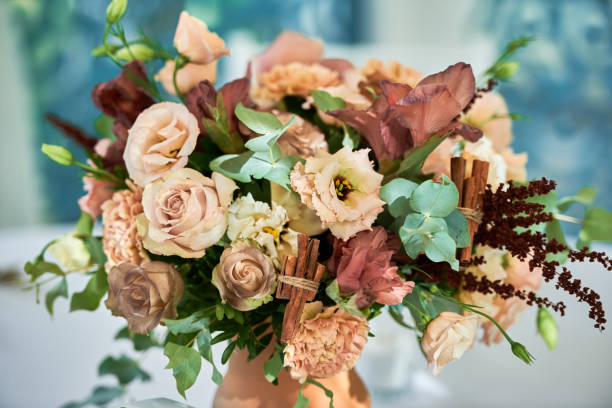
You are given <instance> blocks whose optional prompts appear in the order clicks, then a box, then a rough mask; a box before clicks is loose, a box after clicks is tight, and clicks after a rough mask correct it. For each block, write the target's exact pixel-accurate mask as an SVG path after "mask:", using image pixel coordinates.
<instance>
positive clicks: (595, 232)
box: [578, 207, 612, 245]
mask: <svg viewBox="0 0 612 408" xmlns="http://www.w3.org/2000/svg"><path fill="white" fill-rule="evenodd" d="M578 238H579V239H580V241H581V242H582V243H584V244H585V245H588V244H589V243H591V242H592V241H604V242H612V212H610V211H607V210H604V209H603V208H597V207H594V208H589V209H588V210H587V211H586V213H585V215H584V221H583V224H582V229H581V230H580V232H579V233H578Z"/></svg>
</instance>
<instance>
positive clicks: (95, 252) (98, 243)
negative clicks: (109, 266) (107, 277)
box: [85, 236, 106, 267]
mask: <svg viewBox="0 0 612 408" xmlns="http://www.w3.org/2000/svg"><path fill="white" fill-rule="evenodd" d="M85 246H86V247H87V250H88V251H89V253H90V255H91V258H92V259H93V261H94V263H95V264H96V265H98V266H100V267H103V266H104V264H105V263H106V255H105V254H104V250H103V249H102V237H93V236H88V237H86V238H85Z"/></svg>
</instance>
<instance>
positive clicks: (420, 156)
mask: <svg viewBox="0 0 612 408" xmlns="http://www.w3.org/2000/svg"><path fill="white" fill-rule="evenodd" d="M445 138H446V135H433V136H432V137H430V138H429V139H427V141H426V142H425V143H423V144H422V145H421V146H419V147H415V148H414V149H412V150H411V151H410V153H408V156H406V158H405V159H404V160H403V161H402V162H401V163H400V167H399V170H398V172H397V175H398V176H399V177H404V178H408V179H411V178H414V177H416V176H418V175H419V173H420V172H421V169H422V168H423V164H425V159H427V156H429V155H430V153H431V152H433V151H434V150H435V149H436V147H438V146H439V145H440V143H442V141H443V140H444V139H445Z"/></svg>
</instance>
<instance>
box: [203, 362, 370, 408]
mask: <svg viewBox="0 0 612 408" xmlns="http://www.w3.org/2000/svg"><path fill="white" fill-rule="evenodd" d="M269 357H270V351H268V350H266V351H264V352H263V353H261V354H260V355H259V356H258V357H257V358H256V359H255V360H253V361H250V362H247V360H246V358H247V352H246V351H242V350H241V351H239V352H236V353H234V354H233V355H232V357H230V360H229V369H228V371H227V374H225V377H224V378H223V384H222V385H221V386H220V387H219V388H218V389H217V393H216V394H215V400H214V402H213V408H237V407H240V408H291V407H293V404H295V402H296V400H297V394H298V388H299V387H300V384H299V383H298V382H297V381H295V380H293V379H291V377H290V376H289V373H288V372H287V371H286V370H284V369H283V370H281V373H280V375H279V377H278V385H277V386H275V385H273V384H271V383H269V382H268V381H267V380H266V378H265V377H264V371H263V364H264V363H265V362H266V360H267V359H268V358H269ZM317 381H319V382H320V383H321V384H323V385H324V386H325V387H326V388H328V389H330V390H332V391H333V392H334V407H335V408H370V407H371V403H370V395H369V394H368V390H367V389H366V387H365V385H364V383H363V381H361V378H360V377H359V375H358V374H357V373H356V372H355V370H351V371H348V372H344V373H340V374H338V375H336V376H335V377H332V378H324V379H318V380H317ZM303 393H304V395H305V396H306V398H308V402H309V403H308V407H309V408H310V407H312V408H319V407H325V408H327V407H329V398H327V397H326V396H325V394H324V392H323V390H321V389H320V388H319V387H316V386H314V385H311V384H307V385H306V386H305V387H304V389H303Z"/></svg>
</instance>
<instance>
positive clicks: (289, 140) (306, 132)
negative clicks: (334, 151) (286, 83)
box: [272, 111, 329, 158]
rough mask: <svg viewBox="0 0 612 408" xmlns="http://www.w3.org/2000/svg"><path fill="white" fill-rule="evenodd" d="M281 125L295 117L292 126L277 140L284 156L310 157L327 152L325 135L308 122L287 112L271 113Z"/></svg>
mask: <svg viewBox="0 0 612 408" xmlns="http://www.w3.org/2000/svg"><path fill="white" fill-rule="evenodd" d="M272 113H274V116H276V117H277V118H278V120H280V121H281V122H282V123H283V124H286V123H287V122H289V120H290V119H291V118H292V117H295V119H294V121H293V124H292V125H291V126H290V127H289V129H288V130H287V131H286V132H285V133H283V135H282V136H281V137H280V138H279V139H278V141H277V143H278V147H279V148H280V150H281V153H282V154H283V155H285V156H299V157H304V158H307V157H312V156H316V155H317V153H318V152H328V151H329V149H328V146H327V141H326V140H325V135H324V134H323V133H322V132H321V131H320V130H319V128H318V127H316V126H314V125H313V124H311V123H310V122H308V121H306V120H304V119H302V118H300V117H299V116H296V115H292V114H290V113H288V112H280V111H272Z"/></svg>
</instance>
